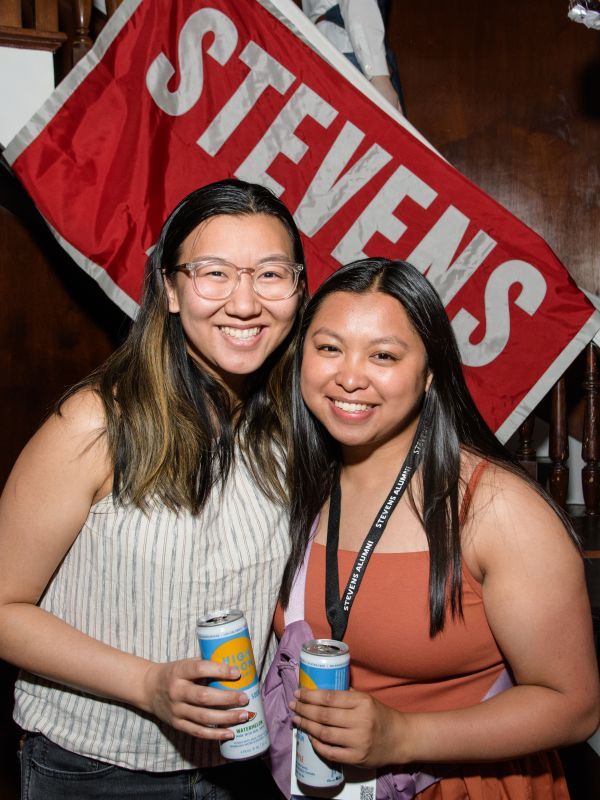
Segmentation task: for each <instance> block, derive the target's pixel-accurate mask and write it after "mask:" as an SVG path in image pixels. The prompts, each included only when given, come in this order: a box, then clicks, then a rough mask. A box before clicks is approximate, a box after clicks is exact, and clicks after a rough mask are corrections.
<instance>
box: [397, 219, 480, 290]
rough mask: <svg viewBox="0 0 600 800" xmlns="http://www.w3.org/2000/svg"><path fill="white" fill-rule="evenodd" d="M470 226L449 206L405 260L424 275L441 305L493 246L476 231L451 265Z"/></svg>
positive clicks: (468, 220)
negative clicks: (438, 297)
mask: <svg viewBox="0 0 600 800" xmlns="http://www.w3.org/2000/svg"><path fill="white" fill-rule="evenodd" d="M469 223H470V219H469V218H468V217H467V216H465V215H464V214H463V213H462V212H460V211H459V210H458V209H457V208H455V207H454V206H449V207H448V208H447V209H446V210H445V211H444V213H443V214H442V216H441V217H440V218H439V219H438V221H437V222H436V223H435V225H434V226H433V227H432V228H431V230H430V231H429V233H427V234H426V235H425V236H424V237H423V238H422V239H421V241H420V242H419V244H418V245H417V246H416V247H415V249H414V250H413V251H412V253H411V254H410V255H409V256H408V258H407V259H406V260H407V261H409V262H410V263H411V264H413V266H415V267H417V269H419V270H420V271H421V272H422V273H426V274H427V278H428V280H429V282H430V283H431V284H432V285H433V286H434V287H435V289H436V290H437V293H438V294H439V296H440V297H441V299H442V303H443V304H444V305H448V303H449V302H450V300H452V298H453V297H454V295H455V294H456V293H457V292H458V291H459V289H461V287H462V286H463V285H464V284H465V283H466V282H467V281H468V280H469V278H470V277H471V275H472V274H473V273H474V272H475V271H476V270H477V269H478V267H480V266H481V264H482V263H483V262H484V261H485V259H486V258H487V257H488V255H489V254H490V253H491V252H492V250H493V249H494V247H495V246H496V242H495V241H494V240H493V239H492V238H491V237H490V236H488V235H487V233H484V232H483V231H479V232H478V233H477V234H476V235H475V236H474V237H473V239H472V240H471V242H470V243H469V244H468V245H467V246H466V247H465V249H464V250H463V251H462V253H461V254H460V256H459V257H458V258H457V259H456V261H454V262H452V259H453V258H454V256H455V254H456V251H457V250H458V246H459V244H460V242H461V240H462V238H463V236H464V235H465V232H466V230H467V228H468V226H469Z"/></svg>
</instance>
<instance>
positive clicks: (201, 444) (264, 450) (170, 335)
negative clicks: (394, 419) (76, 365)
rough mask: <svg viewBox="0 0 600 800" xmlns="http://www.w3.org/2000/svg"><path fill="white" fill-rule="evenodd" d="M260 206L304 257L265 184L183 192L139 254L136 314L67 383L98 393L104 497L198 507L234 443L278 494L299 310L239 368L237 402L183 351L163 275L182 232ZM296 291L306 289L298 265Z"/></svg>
mask: <svg viewBox="0 0 600 800" xmlns="http://www.w3.org/2000/svg"><path fill="white" fill-rule="evenodd" d="M223 214H225V215H232V216H248V215H252V214H267V215H269V216H272V217H275V218H276V219H278V220H280V221H281V222H282V224H283V225H284V227H285V228H286V230H287V231H288V233H289V235H290V240H291V243H292V248H293V257H294V261H296V262H298V263H304V255H303V251H302V243H301V240H300V234H299V232H298V229H297V228H296V225H295V223H294V220H293V218H292V215H291V214H290V212H289V211H288V209H287V208H286V207H285V206H284V205H283V203H282V202H281V201H280V200H279V199H278V198H277V197H276V196H275V195H274V194H273V193H272V192H270V191H269V190H268V189H265V188H264V187H262V186H258V185H256V184H250V183H246V182H244V181H238V180H233V179H227V180H222V181H218V182H216V183H212V184H209V185H207V186H204V187H202V188H200V189H197V190H195V191H193V192H191V194H189V195H188V196H187V197H185V198H184V199H183V200H182V201H181V202H180V203H179V205H178V206H177V207H176V208H175V209H174V211H173V212H172V213H171V214H170V215H169V217H168V219H167V220H166V222H165V224H164V226H163V228H162V231H161V234H160V238H159V240H158V243H157V245H156V247H155V248H154V250H153V252H152V254H151V256H150V257H149V259H148V263H147V266H146V273H145V282H144V292H143V297H142V301H141V305H140V309H139V313H138V315H137V317H136V319H135V321H134V323H133V324H132V327H131V330H130V332H129V335H128V337H127V339H126V341H125V342H124V343H123V344H122V345H121V347H119V349H118V350H116V352H115V353H114V354H113V355H112V356H111V357H110V358H109V359H108V360H107V361H106V362H105V363H104V364H103V365H102V366H101V367H99V368H98V369H97V370H95V372H93V373H92V374H91V375H90V376H88V377H87V378H86V379H85V380H83V381H82V382H81V383H79V384H77V385H76V386H75V387H73V388H72V389H71V390H70V391H69V392H68V393H67V395H65V397H63V398H62V400H61V401H60V402H59V405H58V408H59V410H60V405H61V403H62V402H63V401H64V400H65V399H66V397H68V396H70V395H72V394H73V393H74V392H76V391H78V390H79V389H82V388H91V389H92V390H94V391H95V392H97V393H98V395H99V396H100V398H101V400H102V403H103V405H104V410H105V415H106V428H105V430H104V431H102V432H101V435H103V434H104V435H106V437H107V444H108V449H109V454H110V456H111V458H112V462H113V464H114V480H113V495H114V496H115V498H116V499H118V500H120V501H121V502H127V503H132V504H134V505H136V506H139V507H141V508H143V507H145V505H146V503H147V501H148V499H150V498H153V499H155V500H158V501H159V502H161V503H163V504H165V505H166V506H167V507H169V508H171V509H173V510H177V509H179V508H185V509H188V510H189V511H191V512H192V513H194V514H195V513H197V512H198V511H200V509H201V508H202V506H203V505H204V503H205V501H206V499H207V496H208V493H209V491H210V490H211V488H212V486H213V485H215V483H218V482H219V481H223V480H225V478H226V477H227V475H228V473H229V470H230V468H231V465H232V461H233V457H234V445H235V443H236V442H238V443H239V446H240V448H241V452H242V456H243V458H244V460H245V461H246V463H247V465H248V467H249V469H250V470H251V472H252V474H253V476H254V478H255V480H256V482H257V484H258V485H259V486H260V488H261V489H262V491H263V492H264V493H265V494H266V495H267V496H268V497H269V498H271V499H272V500H275V501H278V502H282V503H283V502H285V501H286V499H287V498H286V490H285V480H284V476H283V473H284V469H285V467H284V464H283V458H284V454H285V453H286V452H287V450H288V444H289V439H290V430H289V428H290V422H289V419H290V412H289V372H290V369H291V359H292V353H293V345H294V341H295V338H296V334H297V329H298V317H297V318H296V321H295V323H294V325H293V327H292V330H291V331H290V333H289V334H288V336H287V337H286V339H285V340H284V341H283V342H282V343H281V345H280V346H279V347H278V348H277V350H276V351H275V352H273V353H272V354H271V355H270V356H269V358H268V359H267V360H266V362H265V363H264V364H263V365H262V367H261V368H260V369H259V370H258V371H257V372H256V373H254V374H252V375H250V376H248V380H247V384H246V387H245V394H244V398H243V400H242V401H240V402H239V403H238V404H237V405H235V404H234V401H232V400H231V398H230V396H229V394H228V393H227V391H226V390H225V388H224V387H223V386H222V385H221V384H220V383H219V381H217V380H216V379H215V378H214V377H213V376H212V375H210V374H209V373H208V372H206V371H205V370H203V369H202V368H201V367H200V366H199V365H198V364H197V363H196V362H195V361H194V360H193V359H192V358H191V357H190V355H189V354H188V351H187V347H186V339H185V334H184V331H183V328H182V325H181V320H180V317H179V315H178V314H171V313H169V310H168V303H167V295H166V289H165V276H168V275H169V273H170V271H171V270H172V269H173V268H174V267H175V266H176V265H177V264H178V263H179V262H180V260H181V248H182V244H183V242H184V240H185V239H186V237H187V236H188V235H189V234H190V233H191V232H192V231H193V230H194V229H195V228H196V227H197V226H198V225H199V224H201V223H202V222H204V221H206V220H208V219H210V218H211V217H214V216H218V215H223ZM299 291H300V292H301V294H302V295H304V294H305V273H304V272H302V273H301V275H300V287H299Z"/></svg>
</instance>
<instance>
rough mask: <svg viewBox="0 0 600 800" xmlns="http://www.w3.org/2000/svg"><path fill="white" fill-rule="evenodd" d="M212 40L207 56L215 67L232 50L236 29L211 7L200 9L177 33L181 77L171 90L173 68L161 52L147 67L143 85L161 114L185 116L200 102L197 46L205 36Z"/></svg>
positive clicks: (199, 52) (200, 70)
mask: <svg viewBox="0 0 600 800" xmlns="http://www.w3.org/2000/svg"><path fill="white" fill-rule="evenodd" d="M211 32H212V33H214V34H215V39H214V41H213V43H212V44H211V45H210V47H209V48H208V49H207V51H206V52H207V53H208V54H209V55H211V56H212V57H213V58H214V59H215V61H218V62H219V64H226V63H227V61H229V58H230V57H231V54H232V53H233V51H234V50H235V46H236V44H237V40H238V33H237V28H236V27H235V25H234V24H233V22H232V21H231V20H230V19H229V17H227V16H225V14H223V13H221V11H217V10H216V9H214V8H202V9H200V10H199V11H196V12H195V13H194V14H192V15H191V16H190V17H188V19H187V20H186V22H185V24H184V26H183V27H182V29H181V33H180V34H179V41H178V56H179V70H180V74H181V78H180V81H179V86H178V88H177V89H175V91H173V92H172V91H170V89H169V88H168V86H167V84H168V83H169V81H170V80H171V78H172V77H173V75H174V74H175V67H174V66H173V65H172V64H171V62H170V61H169V59H168V58H167V57H166V56H165V54H164V53H160V54H159V55H158V56H157V57H156V58H155V59H154V61H153V62H152V64H150V67H149V68H148V72H147V73H146V86H147V88H148V91H149V92H150V95H151V96H152V99H153V100H154V102H155V103H156V104H157V106H158V107H159V108H161V109H162V110H163V111H164V112H165V114H169V115H170V116H172V117H179V116H181V115H182V114H186V113H187V112H188V111H189V110H190V109H191V108H192V107H193V106H194V105H195V104H196V103H197V102H198V100H199V99H200V95H201V94H202V88H203V86H204V71H203V67H202V48H201V43H202V39H203V37H204V36H206V34H207V33H211Z"/></svg>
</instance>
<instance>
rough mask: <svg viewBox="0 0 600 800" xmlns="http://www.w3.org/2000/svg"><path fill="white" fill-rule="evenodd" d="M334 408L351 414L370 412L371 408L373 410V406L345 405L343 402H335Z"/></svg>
mask: <svg viewBox="0 0 600 800" xmlns="http://www.w3.org/2000/svg"><path fill="white" fill-rule="evenodd" d="M333 404H334V406H337V407H338V408H341V409H342V411H349V412H350V413H353V412H356V411H368V409H369V408H373V406H372V405H367V403H344V402H343V401H342V400H334V401H333Z"/></svg>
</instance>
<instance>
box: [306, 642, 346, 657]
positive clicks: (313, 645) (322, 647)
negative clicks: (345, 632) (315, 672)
mask: <svg viewBox="0 0 600 800" xmlns="http://www.w3.org/2000/svg"><path fill="white" fill-rule="evenodd" d="M302 652H304V653H310V655H313V656H343V655H346V653H347V652H348V645H347V644H345V643H344V642H338V641H336V640H335V639H311V640H310V641H308V642H304V644H303V645H302Z"/></svg>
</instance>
